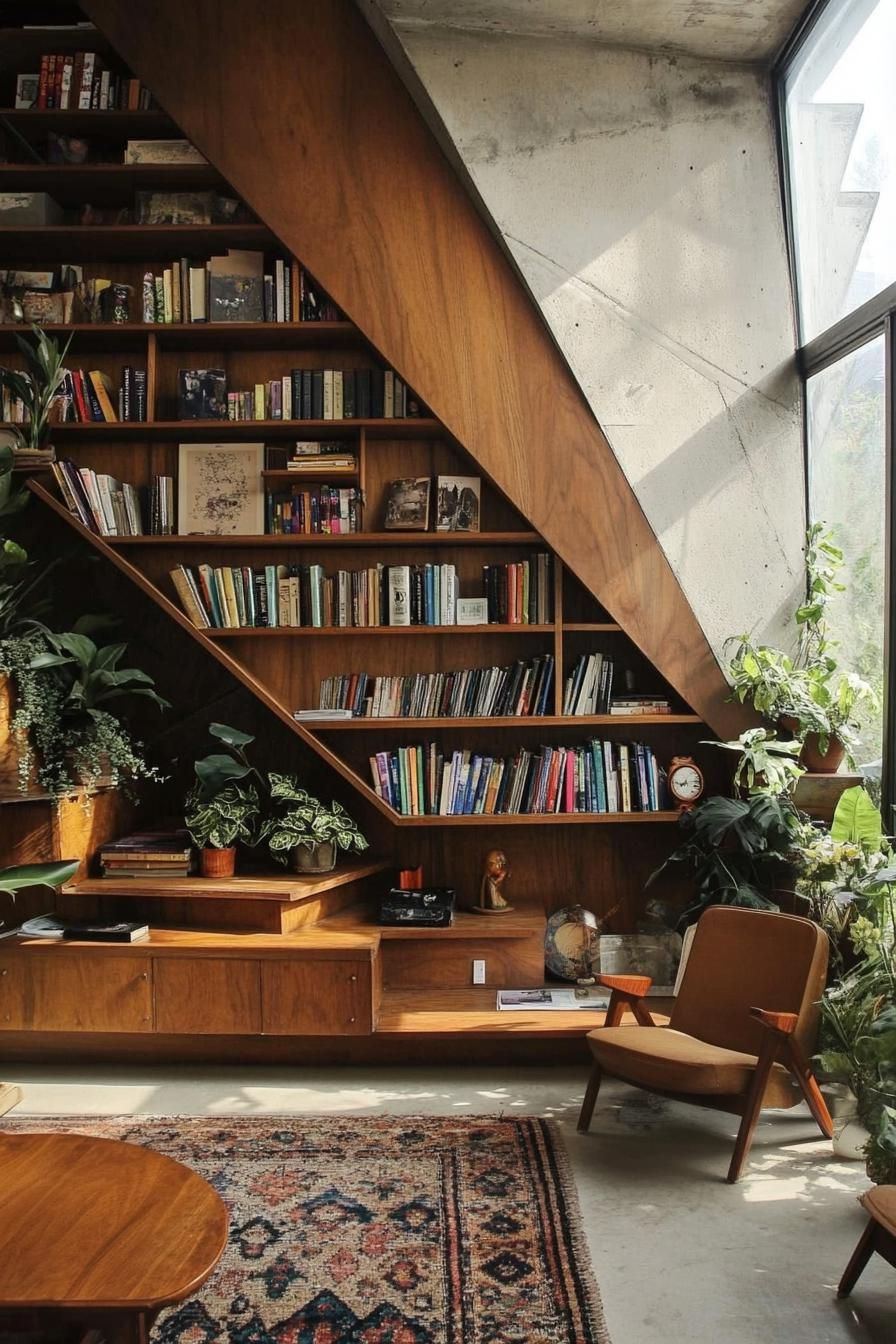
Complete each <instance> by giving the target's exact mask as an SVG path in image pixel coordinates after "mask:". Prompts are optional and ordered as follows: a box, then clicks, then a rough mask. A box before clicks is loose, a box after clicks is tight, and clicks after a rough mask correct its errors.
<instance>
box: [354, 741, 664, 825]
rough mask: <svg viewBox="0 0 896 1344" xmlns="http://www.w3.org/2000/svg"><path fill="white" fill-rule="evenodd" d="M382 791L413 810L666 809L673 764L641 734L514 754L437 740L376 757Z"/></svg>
mask: <svg viewBox="0 0 896 1344" xmlns="http://www.w3.org/2000/svg"><path fill="white" fill-rule="evenodd" d="M369 764H370V774H371V778H372V780H373V787H374V789H375V791H376V793H377V795H378V796H379V797H380V798H382V799H383V800H384V801H385V802H387V803H388V804H389V805H390V806H391V807H393V808H394V809H395V811H396V812H399V813H401V815H402V816H405V817H419V816H442V817H456V816H480V815H481V816H514V815H518V814H524V815H525V814H528V815H546V814H547V815H551V814H554V815H561V814H564V813H566V814H571V813H595V814H597V813H608V812H661V811H663V810H664V809H665V808H666V807H667V806H668V802H667V794H666V785H665V771H664V770H662V769H661V768H660V766H659V765H658V763H657V760H656V757H655V756H654V754H653V752H652V750H651V749H650V747H648V746H646V745H644V744H643V743H641V742H630V743H626V742H606V741H599V740H598V739H597V738H592V739H591V740H590V741H588V742H586V743H584V744H583V745H581V746H576V747H541V748H539V749H538V750H537V751H528V750H525V749H521V750H519V751H518V752H517V753H516V755H514V756H503V757H502V756H487V755H484V754H482V753H480V752H472V751H455V752H452V753H451V755H450V756H449V755H447V753H445V752H443V751H442V749H441V747H440V746H439V744H438V743H436V742H429V743H427V744H425V745H415V746H409V747H398V748H397V749H396V750H394V751H378V752H377V753H376V755H374V756H371V757H370V758H369Z"/></svg>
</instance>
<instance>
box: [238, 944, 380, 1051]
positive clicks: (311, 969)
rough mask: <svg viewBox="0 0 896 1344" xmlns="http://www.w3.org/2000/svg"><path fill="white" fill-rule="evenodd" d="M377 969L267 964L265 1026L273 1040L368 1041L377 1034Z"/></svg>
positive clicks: (349, 964) (359, 964) (357, 964)
mask: <svg viewBox="0 0 896 1344" xmlns="http://www.w3.org/2000/svg"><path fill="white" fill-rule="evenodd" d="M373 990H374V986H373V978H372V972H371V964H370V961H369V960H364V961H360V960H359V961H331V962H327V963H323V964H318V963H317V962H315V961H290V962H265V963H264V964H263V965H262V967H261V1003H262V1024H263V1029H264V1032H265V1034H266V1035H268V1036H338V1035H344V1036H364V1035H366V1034H367V1033H368V1032H371V1031H372V1030H373V1020H374V994H373Z"/></svg>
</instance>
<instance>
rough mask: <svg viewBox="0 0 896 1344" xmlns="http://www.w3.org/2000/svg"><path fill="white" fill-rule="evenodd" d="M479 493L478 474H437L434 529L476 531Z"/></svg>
mask: <svg viewBox="0 0 896 1344" xmlns="http://www.w3.org/2000/svg"><path fill="white" fill-rule="evenodd" d="M481 494H482V482H481V481H480V479H479V477H478V476H437V477H436V531H437V532H478V531H479V500H480V497H481Z"/></svg>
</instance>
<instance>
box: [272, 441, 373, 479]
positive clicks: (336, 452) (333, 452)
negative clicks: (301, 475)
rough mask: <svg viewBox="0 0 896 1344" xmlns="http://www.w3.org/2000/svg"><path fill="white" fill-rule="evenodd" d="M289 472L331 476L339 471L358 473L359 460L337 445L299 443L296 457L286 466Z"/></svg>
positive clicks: (296, 448)
mask: <svg viewBox="0 0 896 1344" xmlns="http://www.w3.org/2000/svg"><path fill="white" fill-rule="evenodd" d="M286 469H287V471H300V472H301V471H305V472H320V471H326V472H327V473H329V474H330V475H332V474H333V473H335V472H339V471H348V472H356V471H357V470H358V459H357V457H356V456H355V454H354V453H351V452H346V450H345V449H344V448H343V447H342V446H341V445H337V444H329V443H328V444H322V443H314V442H312V443H297V444H296V447H295V453H294V455H293V456H292V457H291V458H290V459H289V461H288V462H287V464H286Z"/></svg>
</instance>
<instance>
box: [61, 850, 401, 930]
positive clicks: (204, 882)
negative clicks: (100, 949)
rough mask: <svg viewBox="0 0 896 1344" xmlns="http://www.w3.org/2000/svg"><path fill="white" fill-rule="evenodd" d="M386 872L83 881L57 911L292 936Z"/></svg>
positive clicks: (355, 899) (383, 865)
mask: <svg viewBox="0 0 896 1344" xmlns="http://www.w3.org/2000/svg"><path fill="white" fill-rule="evenodd" d="M391 867H392V865H391V864H389V863H388V862H386V861H385V860H382V859H370V860H367V861H366V862H354V863H344V864H340V865H339V866H338V867H337V868H335V869H334V870H333V872H331V873H324V874H320V875H316V876H310V877H300V876H299V875H298V874H295V873H287V872H273V873H272V872H261V873H254V874H247V875H244V876H239V877H230V878H207V877H158V876H156V875H154V874H152V873H150V874H147V875H146V876H140V877H114V878H113V877H101V878H87V879H85V880H83V881H80V882H75V883H72V884H71V885H70V886H67V887H64V888H63V890H62V892H61V894H60V897H59V902H58V907H57V908H58V910H59V913H60V915H62V916H63V917H64V918H69V919H85V918H86V919H91V918H95V917H103V918H110V919H113V918H115V919H145V920H146V922H147V923H148V924H151V925H152V924H159V925H174V926H177V927H181V926H183V927H184V928H193V929H198V930H206V931H212V930H221V931H225V930H228V929H230V930H237V929H246V930H256V931H258V932H262V933H278V934H286V933H296V932H298V930H299V929H303V928H308V927H310V926H311V925H314V924H317V923H319V922H320V921H321V920H324V919H327V918H328V917H330V916H332V915H335V914H337V913H338V912H339V911H340V910H343V909H344V908H345V907H346V906H357V905H358V904H359V902H361V901H363V900H365V899H369V898H370V897H371V896H372V895H374V894H375V893H376V892H377V891H378V890H379V887H380V886H381V885H382V884H383V880H382V878H381V877H380V875H381V874H383V873H387V872H388V871H389V870H390V869H391ZM378 878H379V879H380V880H379V882H377V879H378Z"/></svg>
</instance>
